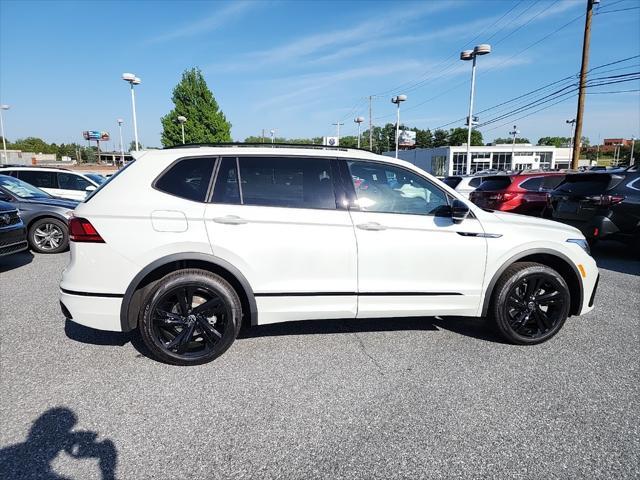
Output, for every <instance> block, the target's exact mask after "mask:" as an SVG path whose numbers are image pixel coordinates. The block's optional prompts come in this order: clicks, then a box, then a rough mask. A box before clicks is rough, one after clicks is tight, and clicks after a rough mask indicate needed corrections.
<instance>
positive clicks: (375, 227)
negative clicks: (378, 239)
mask: <svg viewBox="0 0 640 480" xmlns="http://www.w3.org/2000/svg"><path fill="white" fill-rule="evenodd" d="M356 227H358V228H359V229H360V230H370V231H380V230H386V229H387V227H385V226H384V225H381V224H379V223H378V222H367V223H360V224H358V225H356Z"/></svg>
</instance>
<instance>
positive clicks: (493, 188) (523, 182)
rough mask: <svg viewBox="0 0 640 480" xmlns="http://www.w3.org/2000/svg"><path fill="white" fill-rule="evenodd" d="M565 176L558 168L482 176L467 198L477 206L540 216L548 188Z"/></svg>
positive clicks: (545, 201) (551, 188)
mask: <svg viewBox="0 0 640 480" xmlns="http://www.w3.org/2000/svg"><path fill="white" fill-rule="evenodd" d="M565 176H566V174H565V173H562V172H537V173H521V174H513V175H493V176H490V177H484V181H483V182H482V183H481V184H480V186H479V187H478V188H477V189H476V190H475V191H473V192H471V194H470V195H469V199H470V200H471V201H472V202H473V203H475V204H476V205H478V206H479V207H481V208H487V209H490V210H501V211H503V212H512V213H522V214H525V215H535V216H541V215H542V214H543V212H544V210H545V208H546V207H547V196H548V194H549V192H551V191H552V190H553V189H554V188H556V187H557V186H558V185H559V184H560V183H561V182H562V181H563V180H564V178H565Z"/></svg>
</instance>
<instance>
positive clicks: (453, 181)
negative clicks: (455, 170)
mask: <svg viewBox="0 0 640 480" xmlns="http://www.w3.org/2000/svg"><path fill="white" fill-rule="evenodd" d="M483 179H484V177H478V176H471V175H470V176H462V175H452V176H450V177H445V178H444V180H442V181H443V182H444V183H445V184H447V185H448V186H449V187H451V188H453V189H454V190H455V191H456V192H458V193H459V194H460V195H462V196H463V197H464V198H469V194H470V193H471V192H473V191H474V190H475V189H476V188H478V187H479V186H480V184H481V183H482V181H483Z"/></svg>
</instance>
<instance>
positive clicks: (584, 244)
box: [567, 238, 591, 255]
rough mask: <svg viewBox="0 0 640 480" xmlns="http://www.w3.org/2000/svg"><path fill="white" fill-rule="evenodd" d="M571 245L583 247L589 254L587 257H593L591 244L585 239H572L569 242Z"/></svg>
mask: <svg viewBox="0 0 640 480" xmlns="http://www.w3.org/2000/svg"><path fill="white" fill-rule="evenodd" d="M567 242H569V243H575V244H576V245H579V246H580V247H582V249H583V250H584V251H585V252H587V255H591V249H590V248H589V243H587V241H586V240H585V239H584V238H570V239H568V240H567Z"/></svg>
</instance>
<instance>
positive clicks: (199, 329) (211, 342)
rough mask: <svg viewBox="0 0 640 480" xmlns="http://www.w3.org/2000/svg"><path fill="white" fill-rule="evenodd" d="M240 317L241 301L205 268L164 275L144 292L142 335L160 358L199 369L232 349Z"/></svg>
mask: <svg viewBox="0 0 640 480" xmlns="http://www.w3.org/2000/svg"><path fill="white" fill-rule="evenodd" d="M240 318H241V307H240V300H239V298H238V296H237V294H236V292H235V291H234V290H233V288H232V287H231V286H230V285H229V284H228V283H227V282H226V281H225V280H224V279H222V278H221V277H219V276H217V275H214V274H212V273H210V272H206V271H203V270H182V271H178V272H175V273H172V274H169V275H167V276H166V277H164V278H163V279H162V280H160V281H159V282H158V284H157V285H155V286H154V288H153V289H152V291H151V292H149V293H148V294H147V298H146V301H145V309H144V314H143V318H142V321H141V325H140V327H141V328H140V331H141V334H142V338H143V340H144V342H145V345H146V346H147V347H148V348H149V349H150V350H151V352H152V353H153V354H154V356H156V357H157V358H158V359H159V360H162V361H164V362H167V363H172V364H175V365H198V364H202V363H206V362H209V361H211V360H213V359H214V358H216V357H217V356H219V355H220V354H222V353H223V352H224V351H225V350H226V349H227V348H229V346H231V344H232V343H233V341H234V340H235V338H236V336H237V334H238V331H239V328H240Z"/></svg>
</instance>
